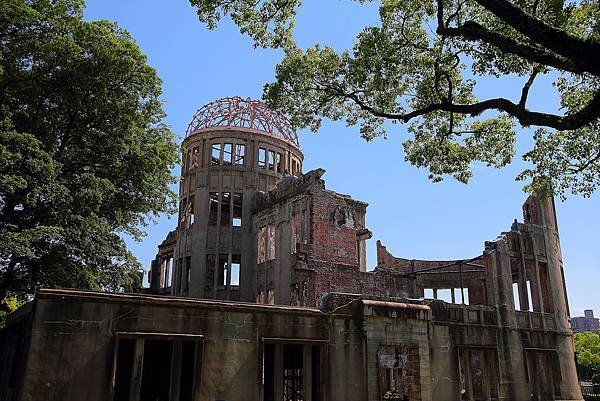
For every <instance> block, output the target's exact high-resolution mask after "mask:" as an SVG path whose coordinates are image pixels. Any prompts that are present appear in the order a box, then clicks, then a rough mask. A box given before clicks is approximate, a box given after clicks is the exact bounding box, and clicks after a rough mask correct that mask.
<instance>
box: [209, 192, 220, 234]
mask: <svg viewBox="0 0 600 401" xmlns="http://www.w3.org/2000/svg"><path fill="white" fill-rule="evenodd" d="M208 202H209V210H208V225H209V226H216V225H217V221H218V219H217V217H218V214H219V193H218V192H211V193H209V200H208Z"/></svg>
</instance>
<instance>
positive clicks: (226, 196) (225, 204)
mask: <svg viewBox="0 0 600 401" xmlns="http://www.w3.org/2000/svg"><path fill="white" fill-rule="evenodd" d="M230 225H231V192H221V226H230Z"/></svg>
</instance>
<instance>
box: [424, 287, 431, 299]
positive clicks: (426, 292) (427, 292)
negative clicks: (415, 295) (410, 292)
mask: <svg viewBox="0 0 600 401" xmlns="http://www.w3.org/2000/svg"><path fill="white" fill-rule="evenodd" d="M423 292H424V295H423V297H424V298H427V299H433V288H425V290H424V291H423Z"/></svg>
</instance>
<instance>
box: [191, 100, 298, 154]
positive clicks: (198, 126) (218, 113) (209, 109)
mask: <svg viewBox="0 0 600 401" xmlns="http://www.w3.org/2000/svg"><path fill="white" fill-rule="evenodd" d="M212 127H236V128H250V129H255V130H257V131H261V132H264V133H266V134H269V135H272V136H275V137H277V138H280V139H284V140H286V141H288V142H290V143H292V144H293V145H295V146H296V147H300V143H299V141H298V135H296V132H295V131H294V129H293V128H292V126H291V125H290V123H289V121H288V120H287V118H286V117H285V116H284V115H283V114H281V113H278V112H276V111H273V110H271V109H270V108H269V107H268V106H267V105H266V104H265V103H264V102H261V101H258V100H252V99H250V98H247V99H245V100H244V99H242V98H241V97H239V96H234V97H226V98H222V99H219V100H215V101H214V102H211V103H208V104H206V105H204V106H202V107H201V108H199V109H198V110H197V111H196V113H195V114H194V117H193V118H192V121H191V122H190V124H189V125H188V129H187V132H186V136H189V135H192V134H194V133H196V132H197V131H199V130H203V129H206V128H212Z"/></svg>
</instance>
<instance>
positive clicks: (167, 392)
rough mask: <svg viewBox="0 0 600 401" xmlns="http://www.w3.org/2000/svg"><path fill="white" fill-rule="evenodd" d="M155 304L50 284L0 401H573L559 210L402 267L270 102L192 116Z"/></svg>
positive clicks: (7, 346) (538, 203)
mask: <svg viewBox="0 0 600 401" xmlns="http://www.w3.org/2000/svg"><path fill="white" fill-rule="evenodd" d="M182 152H183V158H182V174H181V175H182V180H181V184H180V200H181V203H180V208H179V220H178V225H177V228H176V229H175V230H174V231H172V232H171V233H169V235H168V236H167V238H166V239H165V240H164V241H163V243H162V244H161V245H160V246H159V252H158V254H157V256H156V259H155V260H154V261H153V263H152V267H151V272H150V277H149V278H150V280H149V281H150V290H149V293H148V294H108V293H101V292H85V291H76V290H42V291H40V293H39V294H38V295H37V296H36V299H35V300H34V301H33V302H31V303H30V304H28V305H27V306H26V307H24V308H23V309H21V310H20V311H18V312H17V313H15V314H14V315H13V316H12V317H11V320H10V324H9V326H8V328H7V329H5V330H3V331H2V332H0V340H1V348H0V350H1V354H0V401H8V400H10V401H30V400H77V401H79V400H84V399H85V400H89V401H95V400H110V401H129V400H135V401H155V400H164V401H167V400H169V401H191V400H210V401H214V400H228V401H229V400H236V401H237V400H248V401H250V400H263V401H325V400H327V401H337V400H356V401H359V400H394V401H405V400H410V401H446V400H448V401H451V400H453V401H454V400H469V401H475V400H477V401H479V400H510V401H530V400H581V399H582V395H581V391H580V388H579V385H578V381H577V373H576V369H575V361H574V351H573V341H572V332H571V329H570V327H569V322H568V317H567V316H568V300H567V294H566V289H565V284H564V274H563V263H562V257H561V251H560V241H559V236H558V226H557V220H556V214H555V210H554V203H553V201H552V199H546V200H541V199H538V198H536V197H530V198H529V199H527V201H526V202H525V204H524V205H523V216H524V219H523V222H522V223H519V222H517V221H516V220H515V222H514V223H512V226H511V227H510V230H509V231H507V232H504V233H501V234H500V236H499V237H498V238H496V239H495V240H493V241H487V242H485V244H484V247H483V251H482V253H481V254H480V255H477V256H475V257H472V258H468V259H464V260H447V261H427V260H411V259H403V258H398V257H395V256H393V255H391V254H390V253H389V252H388V251H387V250H386V248H385V246H383V245H382V244H381V243H380V242H379V241H378V242H377V266H376V267H375V268H374V270H372V271H368V270H367V268H366V241H367V240H369V239H370V238H371V236H372V233H371V231H369V229H368V228H367V227H366V224H365V223H366V222H365V215H366V210H367V204H366V203H364V202H361V201H358V200H354V199H352V198H351V197H350V196H348V195H342V194H338V193H336V192H334V191H331V190H329V189H327V188H326V187H325V183H324V181H323V179H322V177H323V174H324V171H323V170H321V169H317V170H313V171H310V172H307V173H303V172H302V162H303V154H302V152H301V150H300V146H299V142H298V138H297V136H296V134H295V133H294V131H293V130H292V129H291V128H290V126H289V124H288V122H287V121H286V120H285V118H284V117H283V116H281V115H279V114H277V113H274V112H273V111H271V110H269V109H268V108H267V107H266V106H265V105H264V104H263V103H261V102H256V101H251V100H243V99H240V98H228V99H222V100H219V101H216V102H213V103H211V104H209V105H206V106H204V107H203V108H201V109H199V110H198V112H197V113H196V114H195V116H194V118H193V120H192V122H191V123H190V125H189V128H188V131H187V136H186V138H185V140H184V141H183V144H182Z"/></svg>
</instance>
